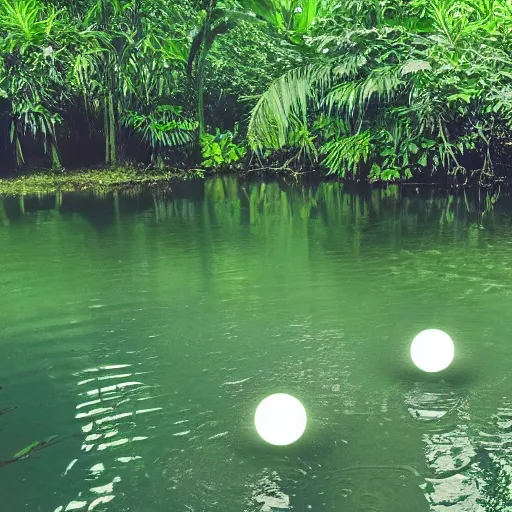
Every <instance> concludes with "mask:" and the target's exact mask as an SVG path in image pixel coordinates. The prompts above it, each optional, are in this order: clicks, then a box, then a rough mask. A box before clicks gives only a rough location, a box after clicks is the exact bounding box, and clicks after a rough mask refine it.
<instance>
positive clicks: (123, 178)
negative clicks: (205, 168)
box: [0, 167, 204, 196]
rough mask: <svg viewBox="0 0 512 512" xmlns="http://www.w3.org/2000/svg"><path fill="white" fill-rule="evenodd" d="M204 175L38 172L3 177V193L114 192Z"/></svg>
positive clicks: (129, 171) (135, 171) (121, 170)
mask: <svg viewBox="0 0 512 512" xmlns="http://www.w3.org/2000/svg"><path fill="white" fill-rule="evenodd" d="M198 177H204V174H203V173H202V172H201V171H200V170H195V169H194V170H190V171H179V170H165V171H161V172H157V171H143V170H141V169H137V168H135V167H120V168H115V169H81V170H74V171H48V170H44V171H34V172H30V173H28V172H26V173H23V174H16V175H13V176H10V177H7V178H3V179H1V178H0V195H4V196H8V195H32V194H35V195H37V194H44V193H53V192H73V191H77V190H91V189H94V190H98V191H101V192H114V191H116V190H120V189H124V188H130V187H135V186H138V185H161V184H163V183H165V182H168V181H170V180H172V179H181V180H186V179H189V178H198Z"/></svg>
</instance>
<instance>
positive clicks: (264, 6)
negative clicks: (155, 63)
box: [187, 0, 317, 137]
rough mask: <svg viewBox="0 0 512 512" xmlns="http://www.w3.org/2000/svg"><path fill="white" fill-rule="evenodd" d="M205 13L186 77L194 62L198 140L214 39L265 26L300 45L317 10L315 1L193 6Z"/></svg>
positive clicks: (241, 0) (202, 0)
mask: <svg viewBox="0 0 512 512" xmlns="http://www.w3.org/2000/svg"><path fill="white" fill-rule="evenodd" d="M196 8H199V9H200V10H201V11H202V12H204V22H203V24H202V26H201V28H200V29H199V30H198V31H197V34H196V35H195V37H194V39H193V41H192V45H191V48H190V53H189V59H188V64H187V73H188V75H189V77H191V76H192V71H193V66H194V62H196V61H197V66H196V71H195V76H196V91H197V115H198V122H199V136H200V137H202V136H203V135H204V134H205V132H206V123H205V117H204V72H205V67H206V58H207V55H208V52H209V50H210V49H211V47H212V45H213V43H214V41H215V39H216V37H217V36H219V35H221V34H225V33H226V32H228V31H229V30H232V29H233V28H234V27H236V26H237V25H238V23H240V22H242V21H249V22H251V23H261V22H266V23H267V26H268V28H269V29H272V30H274V31H276V32H277V33H279V34H282V35H285V36H286V37H287V38H288V39H289V40H290V41H292V42H294V43H299V42H302V36H303V35H304V34H306V33H307V31H308V30H309V28H310V26H311V24H312V22H313V20H314V17H315V14H316V9H317V0H237V1H235V0H234V1H233V2H232V4H231V5H229V6H228V8H223V7H219V6H218V0H199V2H198V3H197V4H196Z"/></svg>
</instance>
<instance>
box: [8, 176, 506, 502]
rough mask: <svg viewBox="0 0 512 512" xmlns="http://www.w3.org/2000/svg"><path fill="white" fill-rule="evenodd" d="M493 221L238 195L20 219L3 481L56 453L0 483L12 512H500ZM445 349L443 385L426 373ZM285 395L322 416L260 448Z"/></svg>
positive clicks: (357, 200) (331, 200)
mask: <svg viewBox="0 0 512 512" xmlns="http://www.w3.org/2000/svg"><path fill="white" fill-rule="evenodd" d="M488 206H489V201H488V200H486V199H485V197H482V196H480V197H479V196H478V194H466V195H464V194H461V195H459V196H457V197H452V196H449V195H447V194H445V193H441V192H436V191H432V190H420V191H415V190H414V189H410V190H408V191H405V190H404V191H400V190H399V189H398V188H395V187H390V188H388V189H386V190H371V189H366V188H365V189H362V190H355V189H351V188H347V187H346V186H343V185H341V184H338V183H324V184H321V185H316V186H308V185H285V184H282V183H277V182H273V183H259V182H254V183H242V182H238V181H237V180H236V179H235V178H217V179H212V180H207V181H200V182H191V183H184V184H183V183H182V184H176V185H173V186H172V187H171V189H170V190H167V191H165V192H164V191H158V192H156V191H149V190H141V191H132V192H131V193H118V194H112V195H106V196H101V195H97V194H96V195H95V194H93V193H75V194H63V195H62V194H58V195H54V196H41V197H26V198H4V199H3V200H1V201H0V247H1V249H2V263H1V272H0V287H1V288H0V289H1V308H0V386H1V387H2V388H3V389H2V390H0V410H1V409H4V408H7V407H11V406H16V409H14V410H12V411H11V412H9V413H6V414H2V415H0V460H7V459H10V458H11V457H12V456H13V454H14V453H16V452H17V451H19V450H20V449H22V448H23V447H25V446H27V445H29V444H30V443H32V442H34V441H39V440H43V439H47V438H49V437H50V436H53V435H57V436H58V437H57V438H56V441H58V442H56V443H55V444H51V445H50V446H48V447H46V448H44V449H41V450H39V451H37V452H35V453H34V454H33V455H32V456H30V457H28V458H27V459H24V460H19V461H17V462H15V463H12V464H8V465H5V466H4V467H0V499H1V500H2V510H5V511H7V512H21V511H24V510H30V511H45V512H47V511H48V512H54V511H64V510H66V511H67V510H79V511H80V510H81V511H85V510H97V511H109V512H115V511H137V512H139V511H140V512H143V511H147V512H164V511H165V512H168V511H170V510H180V511H185V512H186V511H191V512H200V511H208V512H217V511H218V512H221V511H222V512H231V511H232V512H235V511H236V512H240V511H247V512H253V511H259V510H261V508H262V505H264V504H265V503H269V498H270V497H274V498H280V499H281V500H283V499H285V500H286V499H289V502H290V505H291V506H293V509H294V510H296V511H307V510H318V511H332V512H340V511H349V512H363V511H364V512H376V511H377V512H384V511H385V512H388V511H389V512H400V511H404V512H411V511H414V512H422V511H439V512H441V511H442V512H452V511H453V512H463V511H468V512H473V511H483V510H485V507H484V505H482V504H481V500H482V499H485V496H484V494H485V492H484V490H485V488H486V485H488V488H490V487H489V485H490V484H489V479H488V477H487V476H486V475H487V473H486V472H485V468H486V467H487V466H488V465H489V460H495V461H502V462H507V461H511V460H512V392H511V380H512V379H511V377H510V373H511V372H510V368H511V366H510V364H511V361H512V344H511V342H510V318H511V316H510V311H511V310H512V215H511V211H512V208H511V207H510V204H509V203H508V202H507V200H500V201H499V202H498V203H497V204H496V205H495V207H494V208H493V209H489V208H488ZM427 328H438V329H443V330H445V331H446V332H447V333H449V334H450V336H451V337H452V338H453V340H454V342H455V344H456V358H455V360H454V363H453V365H452V366H451V367H450V368H449V369H448V370H447V371H445V372H443V373H442V374H438V375H426V374H422V373H421V372H419V371H417V370H415V369H414V368H413V367H412V366H411V363H410V361H409V357H408V349H409V344H410V342H411V341H412V339H413V338H414V336H415V335H416V334H417V333H418V332H419V331H421V330H423V329H427ZM275 392H286V393H290V394H292V395H294V396H296V397H297V398H299V399H300V400H301V401H302V403H303V404H304V405H305V407H306V410H307V412H308V417H309V422H308V428H307V431H306V433H305V435H304V436H303V438H302V439H301V440H300V441H298V442H297V443H296V444H294V445H292V446H289V447H271V446H269V445H267V444H265V443H264V442H263V441H262V440H260V439H259V437H258V436H257V434H256V432H255V430H254V427H253V414H254V410H255V408H256V406H257V405H258V403H259V401H260V400H262V399H263V398H264V397H265V396H267V395H269V394H271V393H275ZM497 492H498V491H497ZM499 492H503V495H504V496H505V495H506V489H505V490H504V489H503V488H501V490H500V491H499Z"/></svg>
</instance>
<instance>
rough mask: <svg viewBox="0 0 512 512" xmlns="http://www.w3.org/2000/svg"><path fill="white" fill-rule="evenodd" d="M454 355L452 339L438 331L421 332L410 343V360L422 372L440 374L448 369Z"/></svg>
mask: <svg viewBox="0 0 512 512" xmlns="http://www.w3.org/2000/svg"><path fill="white" fill-rule="evenodd" d="M454 355H455V347H454V345H453V341H452V339H451V338H450V336H448V334H446V333H445V332H443V331H440V330H439V329H427V330H426V331H422V332H420V333H419V334H418V335H417V336H416V338H414V340H413V341H412V345H411V358H412V360H413V362H414V364H415V365H416V366H417V367H418V368H419V369H420V370H423V371H424V372H440V371H441V370H444V369H445V368H448V366H450V363H451V362H452V361H453V356H454Z"/></svg>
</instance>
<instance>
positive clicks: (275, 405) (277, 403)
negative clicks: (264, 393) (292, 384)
mask: <svg viewBox="0 0 512 512" xmlns="http://www.w3.org/2000/svg"><path fill="white" fill-rule="evenodd" d="M306 422H307V418H306V410H305V409H304V406H303V405H302V404H301V403H300V402H299V401H298V400H297V399H296V398H294V397H293V396H290V395H287V394H285V393H277V394H275V395H270V396H268V397H267V398H265V400H263V401H262V402H261V403H260V405H258V407H257V409H256V414H255V415H254V423H255V425H256V430H257V431H258V434H259V435H260V436H261V437H262V438H263V439H264V440H265V441H267V443H270V444H275V445H279V446H284V445H287V444H291V443H294V442H295V441H297V439H299V438H300V436H302V434H303V433H304V430H306Z"/></svg>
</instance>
